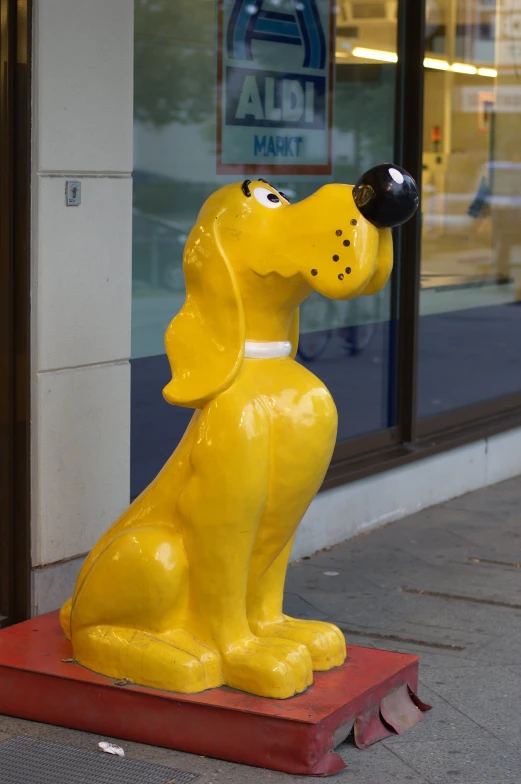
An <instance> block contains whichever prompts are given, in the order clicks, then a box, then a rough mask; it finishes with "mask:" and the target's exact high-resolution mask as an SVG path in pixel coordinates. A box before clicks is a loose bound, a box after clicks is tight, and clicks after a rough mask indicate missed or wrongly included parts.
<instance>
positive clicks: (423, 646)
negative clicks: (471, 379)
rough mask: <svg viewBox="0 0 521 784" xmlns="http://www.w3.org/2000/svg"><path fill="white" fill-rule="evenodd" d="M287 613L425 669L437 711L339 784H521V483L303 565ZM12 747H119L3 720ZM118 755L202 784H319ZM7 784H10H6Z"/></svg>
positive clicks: (153, 753)
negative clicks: (17, 738) (31, 742)
mask: <svg viewBox="0 0 521 784" xmlns="http://www.w3.org/2000/svg"><path fill="white" fill-rule="evenodd" d="M348 514H349V510H348V509H346V515H348ZM285 609H286V611H287V612H288V613H290V614H294V615H297V616H299V617H303V618H315V619H330V620H333V621H334V622H335V623H337V624H338V625H339V626H340V627H341V628H342V630H343V631H344V633H345V635H346V639H347V641H348V642H351V643H353V644H355V645H362V646H366V647H376V648H386V649H390V650H400V651H403V652H406V653H407V652H410V653H417V654H419V655H420V656H421V661H420V687H419V692H420V696H421V698H422V699H423V700H424V701H426V702H429V703H430V704H431V705H433V707H434V710H433V711H431V712H430V713H428V714H426V716H425V718H424V720H423V721H422V722H420V723H419V724H418V725H417V726H415V727H414V728H413V729H412V730H410V731H409V732H407V733H405V734H404V735H403V736H400V737H393V738H391V739H389V740H386V741H384V742H381V743H379V744H377V745H376V746H373V747H372V748H371V749H369V750H367V751H358V750H357V749H356V748H355V747H354V745H352V742H351V741H350V740H348V741H347V742H346V743H344V744H342V746H341V747H340V748H339V751H340V752H341V754H342V756H343V758H344V759H345V761H346V763H347V765H348V768H347V770H345V771H344V772H342V773H339V774H338V775H337V776H334V777H332V778H331V779H330V780H331V781H332V782H336V781H338V782H339V784H355V783H356V784H409V783H410V784H452V782H454V783H455V784H520V782H521V477H520V478H517V479H512V480H509V481H508V482H504V483H502V484H500V485H495V486H494V487H490V488H487V489H485V490H479V491H477V492H475V493H471V494H469V495H467V496H463V497H462V498H458V499H456V500H454V501H452V502H450V503H447V504H443V505H441V506H438V507H434V508H432V509H428V510H425V511H423V512H420V513H418V514H416V515H413V516H411V517H408V518H407V519H405V520H402V521H399V522H396V523H392V524H391V525H388V526H386V527H384V528H380V529H378V530H375V531H372V532H370V533H368V534H365V535H362V536H359V537H356V538H355V539H351V540H349V541H347V542H345V543H343V544H341V545H338V546H337V547H334V548H332V549H330V550H328V551H323V552H320V553H318V554H317V555H315V556H313V557H312V558H305V559H302V560H301V561H299V562H298V563H295V564H292V565H291V566H290V568H289V572H288V580H287V600H286V608H285ZM14 735H30V736H34V737H38V738H41V739H44V740H47V741H54V742H57V743H61V744H65V745H68V746H75V747H79V748H82V749H91V750H96V749H97V744H98V741H100V740H110V739H107V738H101V737H97V736H94V735H89V734H87V733H81V732H75V731H72V730H63V729H60V728H56V727H49V726H45V725H43V724H35V723H32V722H26V721H20V720H16V719H10V718H7V717H1V716H0V741H2V740H5V739H7V738H8V737H10V736H14ZM115 742H118V743H120V744H121V745H122V746H123V747H124V749H125V752H126V756H127V758H129V759H134V760H142V761H144V762H149V763H153V764H156V765H164V766H166V767H169V768H178V769H182V770H184V771H190V772H192V773H196V774H198V775H200V779H198V781H200V782H201V784H223V783H224V782H230V783H234V782H237V784H246V783H247V782H255V784H257V783H258V784H284V783H285V782H290V781H292V782H301V781H302V782H303V781H310V779H307V778H304V777H300V776H288V775H285V774H281V773H275V772H273V771H262V770H259V769H256V768H248V767H245V766H240V765H233V764H231V763H226V762H221V761H219V760H212V759H207V758H202V757H195V756H192V755H189V754H184V753H178V752H173V751H167V750H165V749H158V748H153V747H151V746H142V745H139V744H135V743H127V742H126V741H122V742H120V741H117V739H116V740H115ZM252 742H254V740H253V741H252ZM48 780H49V782H51V781H52V777H51V778H49V779H48ZM0 782H1V784H12V783H11V782H7V781H6V782H4V781H3V779H2V776H1V771H0ZM76 782H77V778H76V777H75V778H74V781H73V780H72V779H71V784H76ZM28 784H33V782H28Z"/></svg>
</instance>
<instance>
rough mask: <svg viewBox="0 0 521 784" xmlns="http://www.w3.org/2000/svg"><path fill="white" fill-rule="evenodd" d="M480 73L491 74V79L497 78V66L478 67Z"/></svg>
mask: <svg viewBox="0 0 521 784" xmlns="http://www.w3.org/2000/svg"><path fill="white" fill-rule="evenodd" d="M478 75H479V76H490V78H491V79H495V78H496V76H497V71H496V69H495V68H478Z"/></svg>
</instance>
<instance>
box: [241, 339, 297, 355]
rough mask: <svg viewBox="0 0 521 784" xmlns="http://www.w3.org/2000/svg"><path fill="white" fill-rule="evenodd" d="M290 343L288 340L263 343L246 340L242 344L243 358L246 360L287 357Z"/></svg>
mask: <svg viewBox="0 0 521 784" xmlns="http://www.w3.org/2000/svg"><path fill="white" fill-rule="evenodd" d="M290 354H291V343H290V342H289V340H276V341H273V342H269V343H263V342H261V341H260V340H247V341H246V342H245V343H244V356H245V358H246V359H277V358H279V357H289V355H290Z"/></svg>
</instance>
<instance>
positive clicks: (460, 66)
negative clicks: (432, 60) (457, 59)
mask: <svg viewBox="0 0 521 784" xmlns="http://www.w3.org/2000/svg"><path fill="white" fill-rule="evenodd" d="M451 70H452V71H454V73H462V74H471V75H474V74H477V72H478V69H477V68H476V66H475V65H468V64H467V63H452V65H451Z"/></svg>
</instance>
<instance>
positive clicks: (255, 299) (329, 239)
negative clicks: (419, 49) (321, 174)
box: [163, 164, 419, 408]
mask: <svg viewBox="0 0 521 784" xmlns="http://www.w3.org/2000/svg"><path fill="white" fill-rule="evenodd" d="M418 202H419V197H418V190H417V188H416V184H415V182H414V180H413V179H412V177H411V176H410V175H409V174H407V172H405V171H404V170H403V169H400V168H399V167H398V166H394V165H392V164H385V165H382V166H377V167H375V168H374V169H371V170H370V171H369V172H367V173H366V174H364V175H363V177H361V179H360V180H359V181H358V183H357V184H356V185H355V186H354V187H352V186H350V185H338V184H331V185H325V186H323V187H322V188H320V189H319V190H318V191H316V192H315V193H314V194H312V195H311V196H309V197H308V198H307V199H304V200H303V201H300V202H298V203H296V204H290V203H289V201H288V200H287V198H286V197H285V195H284V194H283V193H281V192H280V191H278V190H276V189H275V188H274V187H273V186H271V185H270V184H269V183H267V182H266V181H265V180H262V179H256V180H245V181H244V182H243V183H242V184H241V183H234V184H231V185H226V186H225V187H223V188H221V189H220V190H218V191H216V192H215V193H214V194H212V195H211V196H210V197H209V199H207V201H206V202H205V204H204V205H203V207H202V209H201V211H200V213H199V216H198V219H197V222H196V224H195V226H194V228H193V229H192V231H191V232H190V235H189V237H188V240H187V242H186V247H185V251H184V258H183V268H184V276H185V283H186V299H185V302H184V305H183V307H182V308H181V310H180V311H179V313H178V314H177V315H176V316H175V318H174V319H173V320H172V322H171V323H170V325H169V327H168V329H167V332H166V336H165V345H166V352H167V355H168V359H169V362H170V367H171V370H172V380H171V381H170V382H169V383H168V384H167V386H166V387H165V389H164V390H163V394H164V397H165V399H166V400H167V401H168V402H169V403H172V404H174V405H180V406H188V407H190V408H199V407H201V406H203V405H204V404H205V403H206V402H207V401H208V400H210V399H211V398H213V397H216V396H217V395H218V394H220V393H221V392H223V391H224V390H225V389H227V388H228V387H229V386H230V385H231V384H232V383H233V381H234V379H235V377H236V376H237V373H238V372H239V369H240V366H241V364H242V361H243V358H244V343H245V340H246V339H249V340H253V341H283V340H290V341H291V343H292V347H293V354H294V353H295V352H296V349H297V343H298V306H299V304H300V303H301V302H302V301H303V300H304V299H305V298H306V297H307V296H308V295H309V294H310V293H311V291H312V290H315V291H318V292H320V293H321V294H323V295H325V296H326V297H330V298H332V299H352V298H354V297H357V296H359V295H360V294H364V295H369V294H374V293H376V292H377V291H380V290H381V289H382V288H383V287H384V286H385V284H386V283H387V281H388V279H389V275H390V274H391V270H392V265H393V244H392V235H391V228H392V227H395V226H399V225H400V224H402V223H405V221H407V220H408V219H409V218H411V217H412V215H413V214H414V213H415V211H416V209H417V207H418Z"/></svg>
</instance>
